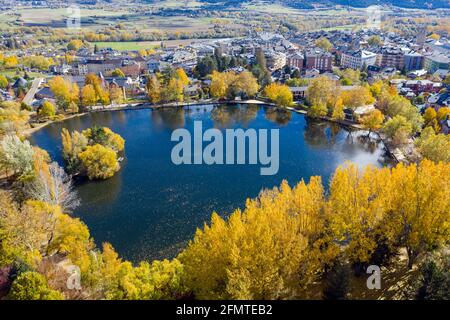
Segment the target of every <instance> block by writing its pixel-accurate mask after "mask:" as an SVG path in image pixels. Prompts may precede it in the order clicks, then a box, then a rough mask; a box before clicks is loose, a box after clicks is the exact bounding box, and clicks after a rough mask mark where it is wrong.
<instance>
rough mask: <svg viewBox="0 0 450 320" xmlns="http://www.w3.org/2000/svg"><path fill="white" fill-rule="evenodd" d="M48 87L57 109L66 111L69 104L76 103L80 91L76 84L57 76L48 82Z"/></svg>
mask: <svg viewBox="0 0 450 320" xmlns="http://www.w3.org/2000/svg"><path fill="white" fill-rule="evenodd" d="M49 85H50V90H51V91H52V93H53V94H54V96H55V98H56V101H57V103H58V106H59V107H61V108H63V109H67V108H68V107H69V105H70V104H71V103H78V100H79V94H80V90H79V88H78V85H77V84H76V83H71V82H70V81H69V80H66V79H64V78H63V77H60V76H57V77H54V78H53V79H51V80H50V81H49Z"/></svg>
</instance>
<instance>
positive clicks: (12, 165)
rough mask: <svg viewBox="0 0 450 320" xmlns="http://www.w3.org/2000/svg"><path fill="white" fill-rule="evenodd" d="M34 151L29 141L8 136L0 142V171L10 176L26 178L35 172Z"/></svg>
mask: <svg viewBox="0 0 450 320" xmlns="http://www.w3.org/2000/svg"><path fill="white" fill-rule="evenodd" d="M33 156H34V150H33V147H32V146H31V144H30V142H29V141H28V140H25V141H21V140H20V139H19V137H17V136H16V135H7V136H6V137H4V138H3V139H2V140H1V141H0V169H1V170H2V171H3V172H4V173H5V174H6V176H8V175H9V174H10V173H12V175H14V176H17V177H18V178H20V177H26V176H28V175H30V174H31V173H32V171H33Z"/></svg>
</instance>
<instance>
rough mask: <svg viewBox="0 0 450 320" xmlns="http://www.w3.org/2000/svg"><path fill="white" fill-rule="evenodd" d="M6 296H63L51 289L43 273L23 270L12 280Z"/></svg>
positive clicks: (44, 297)
mask: <svg viewBox="0 0 450 320" xmlns="http://www.w3.org/2000/svg"><path fill="white" fill-rule="evenodd" d="M8 298H10V299H12V300H63V299H64V296H63V295H62V294H61V293H60V292H58V291H56V290H52V289H51V288H50V287H49V286H48V283H47V280H46V279H45V278H44V276H43V275H41V274H39V273H37V272H32V271H28V272H24V273H22V274H20V275H19V276H18V277H17V278H16V279H15V280H14V282H13V284H12V286H11V290H10V292H9V294H8Z"/></svg>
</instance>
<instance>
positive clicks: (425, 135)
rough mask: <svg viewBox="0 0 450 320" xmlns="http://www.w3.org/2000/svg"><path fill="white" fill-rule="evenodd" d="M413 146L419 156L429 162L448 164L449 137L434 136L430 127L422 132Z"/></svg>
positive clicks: (449, 157) (449, 159)
mask: <svg viewBox="0 0 450 320" xmlns="http://www.w3.org/2000/svg"><path fill="white" fill-rule="evenodd" d="M415 145H416V147H417V149H418V151H419V152H420V154H421V155H422V156H423V157H424V158H426V159H429V160H432V161H435V162H438V161H444V162H450V136H448V135H445V134H436V133H435V131H434V129H433V128H432V127H427V128H425V130H423V131H422V133H421V134H420V137H419V138H418V139H416V141H415Z"/></svg>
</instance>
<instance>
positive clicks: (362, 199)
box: [328, 164, 389, 267]
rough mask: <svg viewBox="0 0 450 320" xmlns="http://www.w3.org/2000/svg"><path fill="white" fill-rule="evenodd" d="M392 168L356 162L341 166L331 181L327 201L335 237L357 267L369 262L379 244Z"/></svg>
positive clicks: (331, 227)
mask: <svg viewBox="0 0 450 320" xmlns="http://www.w3.org/2000/svg"><path fill="white" fill-rule="evenodd" d="M388 181H389V169H382V170H379V169H376V168H373V167H366V168H365V169H364V170H363V171H360V170H359V168H358V167H357V166H356V165H353V164H348V165H347V166H346V167H340V168H338V169H337V170H336V171H335V173H334V175H333V177H332V179H331V183H330V197H329V201H328V206H329V207H328V208H329V221H330V229H331V232H332V234H333V238H334V239H335V240H337V241H339V242H341V243H343V244H345V252H346V255H347V257H348V258H349V259H350V261H351V262H352V263H353V264H354V265H355V266H357V267H360V266H361V265H362V264H364V263H367V262H369V260H370V258H371V255H372V254H373V253H374V251H375V249H376V246H377V242H376V241H377V238H376V230H377V226H378V224H379V223H380V221H381V220H382V218H383V210H384V206H385V201H386V194H385V193H386V192H388V190H387V188H386V184H387V182H388Z"/></svg>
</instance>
